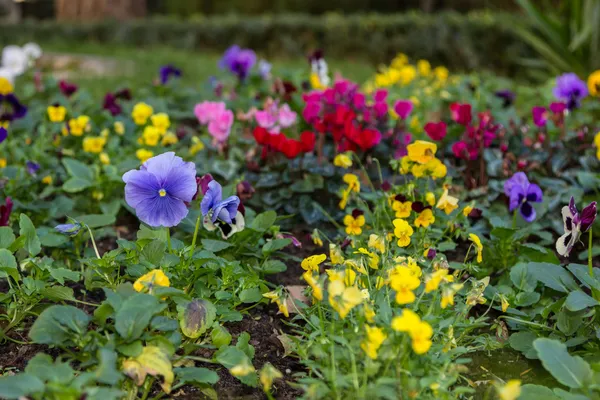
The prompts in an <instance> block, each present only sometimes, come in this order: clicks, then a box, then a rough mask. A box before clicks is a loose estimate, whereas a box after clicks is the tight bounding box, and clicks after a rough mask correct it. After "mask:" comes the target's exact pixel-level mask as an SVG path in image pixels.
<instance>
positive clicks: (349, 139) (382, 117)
mask: <svg viewBox="0 0 600 400" xmlns="http://www.w3.org/2000/svg"><path fill="white" fill-rule="evenodd" d="M386 98H387V91H386V90H377V91H376V92H375V94H374V95H373V103H372V104H370V105H367V101H366V95H365V94H363V93H361V92H360V91H359V89H358V85H357V84H355V83H352V82H350V81H347V80H343V79H339V80H337V81H336V82H335V83H334V85H333V87H331V88H327V89H325V90H317V91H312V92H310V93H307V94H305V95H303V99H304V101H305V103H306V105H305V106H304V110H303V111H302V116H303V117H304V119H305V120H306V122H308V123H309V124H310V125H312V127H313V128H314V129H315V130H316V131H317V132H319V133H321V134H327V133H331V135H332V137H333V140H334V142H335V143H336V145H337V147H338V151H347V150H358V149H361V150H369V149H371V148H372V147H374V146H375V145H377V144H378V143H379V142H380V141H381V132H380V130H379V129H378V127H380V126H383V125H384V124H385V121H386V119H387V114H388V105H387V102H386Z"/></svg>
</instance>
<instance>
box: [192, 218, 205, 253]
mask: <svg viewBox="0 0 600 400" xmlns="http://www.w3.org/2000/svg"><path fill="white" fill-rule="evenodd" d="M200 217H202V214H199V215H198V218H197V219H196V228H194V238H193V239H192V248H191V249H190V258H192V256H193V255H194V250H196V239H197V238H198V229H200Z"/></svg>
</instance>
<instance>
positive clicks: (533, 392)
mask: <svg viewBox="0 0 600 400" xmlns="http://www.w3.org/2000/svg"><path fill="white" fill-rule="evenodd" d="M518 398H519V400H542V399H543V400H560V398H559V397H556V396H555V395H554V393H553V392H552V390H551V389H548V388H547V387H546V386H540V385H532V384H527V385H523V386H521V394H520V395H519V397H518Z"/></svg>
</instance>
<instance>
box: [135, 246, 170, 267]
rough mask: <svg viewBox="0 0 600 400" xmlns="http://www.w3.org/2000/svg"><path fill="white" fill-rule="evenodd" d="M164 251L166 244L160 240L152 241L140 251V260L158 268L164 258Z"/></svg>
mask: <svg viewBox="0 0 600 400" xmlns="http://www.w3.org/2000/svg"><path fill="white" fill-rule="evenodd" d="M166 250H167V244H166V243H165V242H164V241H162V240H160V239H154V240H153V241H151V242H150V243H148V244H146V245H145V246H144V248H143V249H142V252H141V255H142V259H144V260H146V261H147V262H149V263H150V264H152V265H154V266H157V267H158V266H159V265H160V262H161V261H162V260H163V258H164V257H165V253H166Z"/></svg>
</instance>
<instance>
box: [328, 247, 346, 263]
mask: <svg viewBox="0 0 600 400" xmlns="http://www.w3.org/2000/svg"><path fill="white" fill-rule="evenodd" d="M329 259H330V260H331V263H332V264H333V265H339V264H342V263H343V262H344V256H343V254H342V250H341V249H340V248H339V247H338V246H336V245H335V244H333V243H330V244H329Z"/></svg>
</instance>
